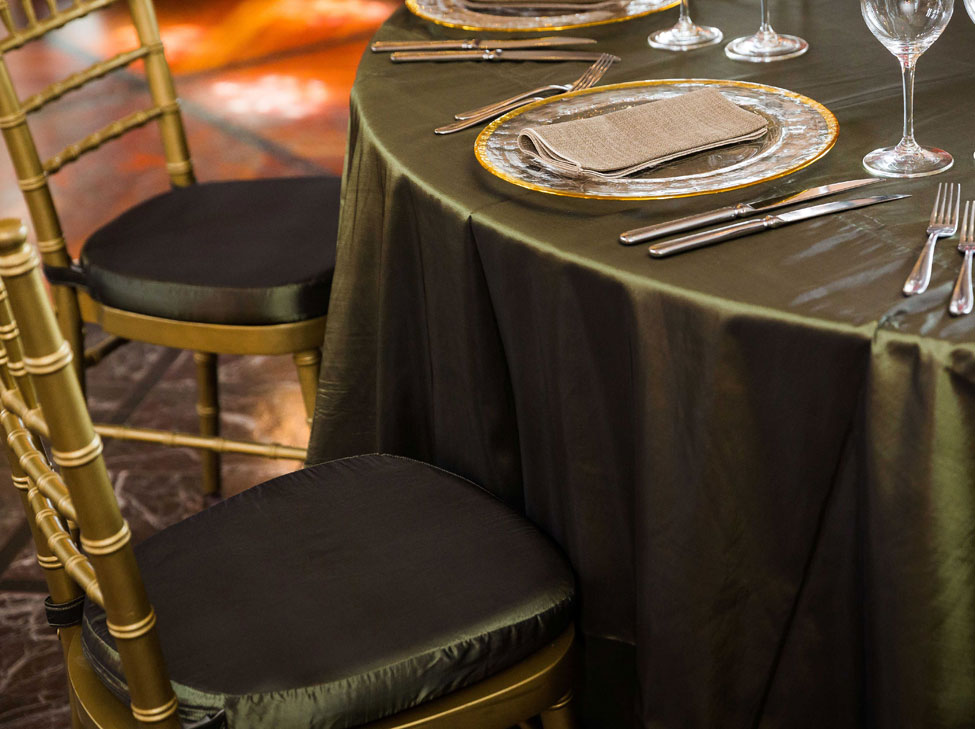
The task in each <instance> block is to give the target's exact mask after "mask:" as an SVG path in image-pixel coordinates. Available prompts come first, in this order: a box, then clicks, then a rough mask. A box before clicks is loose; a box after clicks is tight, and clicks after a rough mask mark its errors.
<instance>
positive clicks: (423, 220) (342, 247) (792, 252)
mask: <svg viewBox="0 0 975 729" xmlns="http://www.w3.org/2000/svg"><path fill="white" fill-rule="evenodd" d="M692 5H693V11H694V13H695V15H696V16H697V17H698V19H699V20H700V21H701V22H706V23H707V24H709V25H718V26H719V27H721V28H722V29H723V30H724V31H725V36H726V38H732V37H735V36H738V35H743V34H746V33H751V32H753V31H754V29H755V27H756V26H757V24H758V19H759V18H758V16H759V10H758V4H757V3H756V2H719V1H705V0H701V1H699V2H695V3H693V4H692ZM772 9H773V20H774V21H775V23H774V24H775V25H776V27H777V28H780V29H781V30H782V31H784V32H792V33H796V34H799V35H802V36H803V37H805V38H806V39H807V40H809V41H810V43H811V46H812V47H811V50H810V51H809V53H808V54H807V55H805V56H803V57H801V58H798V59H795V60H790V61H786V62H782V63H774V64H767V65H760V64H758V65H750V64H745V63H736V62H734V61H730V60H728V59H727V58H726V57H725V56H724V54H723V52H722V50H721V47H720V46H716V47H712V48H709V49H703V50H699V51H695V52H691V53H686V54H673V53H665V52H661V51H655V50H651V49H650V48H648V47H647V45H646V40H645V39H646V35H647V34H648V33H649V32H650V31H651V30H653V29H656V28H660V27H664V26H665V25H668V24H672V23H673V22H674V19H675V15H676V11H669V12H666V13H662V14H658V15H655V16H652V17H650V18H647V19H640V20H634V21H630V22H627V23H620V24H613V25H607V26H601V27H595V28H586V29H585V30H584V32H583V31H574V32H573V34H574V35H588V36H591V37H594V38H597V39H599V41H600V48H601V49H605V50H607V51H611V52H613V53H616V54H618V55H620V56H622V57H623V59H624V60H623V63H622V64H619V65H617V66H615V67H614V68H613V69H612V70H611V71H610V72H609V73H608V74H607V75H606V77H605V78H604V81H603V83H613V82H621V81H632V80H639V79H649V78H682V77H683V78H721V79H744V80H750V81H758V82H762V83H768V84H772V85H776V86H782V87H785V88H788V89H791V90H794V91H797V92H800V93H803V94H806V95H808V96H810V97H812V98H814V99H816V100H817V101H819V102H822V103H824V104H826V105H827V106H828V107H829V108H830V109H831V110H832V111H833V112H834V113H835V114H836V115H837V117H838V118H839V121H840V125H841V131H840V137H839V142H838V144H837V146H836V147H835V149H834V150H833V151H832V152H831V153H830V154H829V155H827V157H825V158H824V159H823V160H821V161H820V162H818V163H816V164H815V165H813V166H812V167H810V168H807V169H806V170H803V171H801V172H798V173H796V174H794V175H792V176H791V177H789V178H786V179H782V180H777V181H775V182H774V183H770V184H767V185H764V186H759V187H753V188H750V189H745V190H740V191H737V192H732V193H726V194H723V195H716V196H703V197H693V198H687V199H682V200H672V201H657V202H605V201H592V200H579V199H569V198H559V197H553V196H549V195H544V194H540V193H536V192H532V191H528V190H523V189H521V188H517V187H514V186H511V185H508V184H506V183H504V182H502V181H500V180H498V179H496V178H494V177H493V176H491V175H489V174H488V173H487V172H485V171H483V170H482V169H481V168H480V167H479V165H478V163H477V162H476V160H475V158H474V155H473V152H472V146H473V140H474V137H475V135H476V133H477V130H471V131H469V132H465V133H460V134H455V135H452V136H449V137H435V136H434V135H433V133H432V130H433V128H434V127H436V126H439V125H441V124H444V123H446V122H448V121H449V120H450V119H451V116H452V115H453V113H454V112H456V111H458V110H461V109H467V108H471V107H474V106H478V105H480V104H483V103H486V102H489V101H492V100H495V99H499V98H502V97H504V96H507V95H510V94H512V93H515V92H516V91H520V90H523V89H527V88H531V87H533V86H536V85H540V84H541V83H547V82H564V81H566V80H569V79H571V78H573V77H574V76H576V75H578V73H581V71H582V70H583V68H584V67H583V66H582V65H580V64H541V63H496V64H491V65H488V64H479V63H455V64H402V65H394V64H391V63H390V62H389V59H388V57H387V56H386V55H385V54H377V55H371V54H369V53H367V54H366V56H365V57H364V58H363V61H362V64H361V66H360V69H359V75H358V79H357V81H356V84H355V88H354V89H353V98H352V116H351V128H350V137H349V151H348V159H347V170H346V178H345V190H344V209H343V214H342V219H341V225H340V234H339V252H338V264H337V271H336V275H335V281H334V284H333V289H332V292H333V294H332V300H331V304H330V310H329V312H330V313H329V325H328V331H327V335H326V341H325V359H324V365H323V369H322V379H321V389H320V394H319V398H318V404H317V412H316V416H315V422H314V426H313V429H312V438H311V444H310V456H309V461H310V462H312V463H315V462H320V461H323V460H326V459H328V458H333V457H337V456H344V455H349V454H354V453H361V452H370V451H385V452H391V453H397V454H404V455H408V456H414V457H417V458H421V459H424V460H427V461H430V462H433V463H436V464H438V465H440V466H443V467H445V468H448V469H450V470H452V471H456V472H458V473H460V474H462V475H464V476H467V477H470V478H472V479H474V480H475V481H477V482H479V483H481V484H484V485H485V486H486V487H487V488H489V489H491V490H493V491H494V492H495V493H497V494H498V495H499V496H501V497H502V498H504V499H505V500H507V501H508V502H509V503H511V504H514V505H516V506H518V507H521V508H523V509H524V510H525V512H526V513H527V514H528V516H529V517H531V518H532V519H533V520H534V521H536V522H537V523H538V524H539V525H540V526H541V527H542V528H543V529H545V530H546V531H548V532H549V533H550V534H552V535H553V536H554V537H555V538H556V539H557V541H558V542H559V543H560V544H561V545H562V546H563V547H564V549H565V550H566V552H567V553H568V555H569V557H570V559H571V561H572V563H573V565H574V567H575V569H576V572H577V574H578V579H579V583H580V589H581V596H582V597H581V599H582V605H581V625H582V629H583V631H584V633H585V635H586V637H587V657H588V658H589V661H590V669H591V670H590V674H591V675H590V680H589V682H588V684H587V695H586V696H585V697H584V699H585V706H586V708H587V715H588V717H589V719H588V720H589V722H590V724H591V726H594V727H600V729H613V728H614V727H617V726H626V727H630V726H632V727H660V728H665V729H678V728H684V727H688V728H701V729H704V728H710V727H722V729H732V728H735V727H831V728H837V727H884V728H887V727H962V726H975V541H973V533H975V316H972V317H968V318H960V319H953V318H951V317H950V316H949V315H948V313H947V303H948V297H949V294H950V291H951V287H952V284H953V281H954V277H955V274H956V272H957V270H958V266H959V264H960V262H961V257H960V256H959V254H958V253H957V252H956V250H955V249H954V243H953V242H944V243H942V244H941V245H940V246H939V248H938V251H937V254H936V258H935V266H934V276H933V281H932V285H931V288H930V290H929V291H928V292H927V293H926V294H924V295H922V296H918V297H915V298H911V299H905V298H903V297H902V296H901V295H900V287H901V285H902V283H903V281H904V279H905V277H906V276H907V273H908V272H909V271H910V268H911V266H912V265H913V262H914V259H915V257H916V256H917V253H918V251H919V250H920V246H921V244H922V243H923V241H924V229H925V227H926V221H927V213H928V211H929V209H930V205H931V202H932V201H933V198H934V191H935V181H932V180H921V181H891V182H885V183H881V184H877V185H874V186H872V187H870V188H867V190H869V193H866V194H876V193H880V192H908V193H912V194H913V195H914V196H915V197H914V198H912V199H910V200H907V201H901V202H896V203H891V204H888V205H880V206H876V207H871V208H867V209H863V210H859V211H854V212H849V213H846V214H843V215H839V216H831V217H826V218H819V219H817V220H814V221H810V222H806V223H803V224H801V225H797V226H792V227H788V228H783V229H780V230H776V231H772V232H768V233H765V234H763V235H760V236H754V237H751V238H748V239H742V240H739V241H734V242H730V243H726V244H723V245H721V246H716V247H713V248H710V249H706V250H701V251H697V252H694V253H690V254H686V255H682V256H677V257H674V258H671V259H665V260H651V259H649V258H648V257H647V255H646V248H645V246H639V247H635V248H624V247H622V246H620V245H618V243H617V242H616V238H617V235H618V234H619V233H620V232H621V231H623V230H626V229H628V228H633V227H637V226H639V225H645V224H649V223H653V222H660V221H664V220H666V219H668V218H672V217H675V216H679V215H683V214H688V213H692V212H699V211H703V210H707V209H710V208H713V207H716V206H717V205H720V204H730V203H734V202H738V201H745V200H749V199H752V198H754V197H756V196H761V195H765V194H773V193H775V192H781V193H784V192H788V191H793V190H798V189H802V188H805V187H810V186H813V185H818V184H824V183H827V182H833V181H838V180H842V179H852V178H856V177H862V176H865V173H864V172H863V170H862V169H861V167H860V159H861V157H862V156H863V155H864V154H865V153H866V152H868V151H870V150H871V149H873V148H874V147H876V146H879V145H881V144H884V143H894V142H895V141H896V140H897V138H898V136H899V132H900V124H901V87H900V75H899V70H898V67H897V63H896V61H895V59H894V58H893V57H892V56H891V55H890V54H889V53H888V52H887V51H886V50H885V49H884V48H883V47H882V46H880V44H879V43H877V42H876V41H875V40H874V39H873V37H872V36H871V35H870V33H869V31H868V30H867V29H866V27H865V26H864V24H863V21H862V19H861V17H860V13H859V8H858V5H857V3H856V2H853V1H852V0H845V1H844V2H842V3H837V2H808V1H802V2H790V3H773V8H772ZM958 11H959V12H957V13H956V17H955V18H954V19H953V21H952V22H951V24H950V26H949V27H948V30H947V31H946V32H945V34H944V36H943V37H942V39H941V40H939V41H938V42H937V43H936V44H935V45H934V46H933V48H932V49H931V50H930V51H929V52H928V53H927V54H926V55H925V56H924V57H923V58H922V59H921V61H920V64H919V70H918V88H917V99H916V102H917V109H916V124H917V133H918V137H919V139H920V141H921V142H922V143H930V144H935V145H939V146H942V147H944V148H946V149H948V150H949V151H950V152H951V153H952V154H953V155H955V158H956V163H955V168H954V169H953V170H951V171H950V172H949V173H947V174H945V175H942V176H940V177H939V178H936V181H941V180H944V181H958V182H962V183H963V186H964V188H965V192H966V194H968V195H970V196H973V197H975V175H973V174H972V173H973V171H975V170H973V164H972V151H973V150H975V125H973V123H972V120H973V119H975V54H973V53H972V48H973V47H975V27H973V26H972V24H971V23H970V22H969V20H968V18H967V17H966V16H965V15H964V13H963V12H962V11H961V7H960V5H959V8H958ZM471 35H478V34H477V33H471V32H469V31H461V30H450V29H446V28H441V27H438V26H434V25H431V24H429V23H427V22H425V21H422V20H419V19H417V18H414V17H412V16H410V15H409V14H407V13H406V12H404V11H402V10H401V11H399V12H397V13H396V14H395V15H394V16H393V17H392V19H391V20H390V21H389V22H388V23H386V24H385V25H384V26H383V28H382V29H381V30H380V32H379V34H378V36H377V37H378V38H382V39H410V38H423V39H427V38H435V39H439V38H459V37H469V36H471ZM480 35H487V34H480ZM602 666H605V668H606V670H605V671H604V670H602V668H601V667H602ZM593 667H597V669H596V670H593ZM614 668H615V669H617V670H618V676H619V679H617V678H613V679H612V680H610V679H607V678H606V677H607V676H610V675H611V673H612V670H613V669H614Z"/></svg>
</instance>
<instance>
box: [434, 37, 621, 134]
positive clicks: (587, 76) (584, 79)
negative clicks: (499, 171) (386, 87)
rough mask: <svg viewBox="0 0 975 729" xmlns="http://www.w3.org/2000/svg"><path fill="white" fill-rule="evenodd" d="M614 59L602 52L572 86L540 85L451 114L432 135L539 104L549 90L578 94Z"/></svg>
mask: <svg viewBox="0 0 975 729" xmlns="http://www.w3.org/2000/svg"><path fill="white" fill-rule="evenodd" d="M616 60H618V59H617V58H616V56H613V55H611V54H609V53H603V54H602V55H600V56H599V58H597V59H596V61H595V62H594V63H593V64H592V65H591V66H590V67H589V68H587V69H586V71H585V73H583V74H582V75H581V76H580V77H579V78H577V79H576V80H575V81H573V82H572V83H569V84H548V85H546V86H540V87H538V88H537V89H532V90H530V91H526V92H524V93H521V94H516V95H515V96H512V97H510V98H508V99H503V100H501V101H497V102H495V103H493V104H488V105H487V106H482V107H480V108H478V109H471V110H469V111H462V112H460V113H458V114H455V115H454V118H455V119H456V121H454V122H453V123H451V124H447V125H445V126H442V127H438V128H437V129H434V130H433V131H434V134H452V133H453V132H459V131H461V130H463V129H469V128H470V127H473V126H477V125H478V124H482V123H484V122H486V121H488V120H490V119H493V118H495V117H498V116H501V115H502V114H506V113H507V112H509V111H512V110H513V109H517V108H518V107H520V106H524V105H525V104H530V103H531V102H533V101H539V100H541V99H542V98H545V97H544V96H541V94H546V93H548V92H549V91H558V92H560V93H568V92H570V91H581V90H582V89H588V88H591V87H592V86H595V85H596V84H597V83H598V82H599V80H600V79H601V78H602V77H603V75H604V74H605V73H606V72H607V71H608V70H609V69H610V68H611V67H612V65H613V64H614V63H615V62H616Z"/></svg>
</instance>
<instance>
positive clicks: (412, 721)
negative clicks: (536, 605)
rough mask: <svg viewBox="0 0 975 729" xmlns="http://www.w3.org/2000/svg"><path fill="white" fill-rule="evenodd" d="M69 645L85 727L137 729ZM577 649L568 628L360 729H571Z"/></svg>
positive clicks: (74, 643) (73, 641) (77, 648)
mask: <svg viewBox="0 0 975 729" xmlns="http://www.w3.org/2000/svg"><path fill="white" fill-rule="evenodd" d="M71 630H73V631H74V634H73V635H72V636H70V638H69V643H68V649H67V651H68V653H67V662H68V679H69V683H70V688H71V691H72V694H73V699H74V701H75V706H76V707H77V711H78V715H79V719H80V721H81V725H82V726H83V727H85V729H106V727H111V728H112V729H140V727H141V726H142V725H140V724H139V723H138V722H136V721H135V719H133V718H132V715H131V714H130V713H129V711H128V706H127V705H126V704H124V703H123V702H121V701H119V700H118V698H117V697H116V696H115V695H114V694H113V693H111V692H110V691H109V690H108V689H107V688H105V686H104V685H103V684H102V682H101V681H100V680H99V678H98V675H97V674H96V673H95V671H94V670H93V669H92V667H91V665H90V664H89V663H88V660H87V659H86V658H85V656H84V654H83V652H82V648H81V631H80V629H79V628H72V629H71ZM576 653H577V647H576V641H575V629H574V628H573V627H572V626H570V627H569V628H568V629H567V630H565V631H564V632H563V633H562V634H561V635H560V636H559V637H558V638H557V639H556V640H555V641H553V642H552V643H551V644H550V645H548V646H546V647H545V648H543V649H541V650H540V651H537V652H536V653H534V654H533V655H531V656H529V657H528V658H526V659H525V660H523V661H521V662H520V663H517V664H516V665H514V666H512V667H511V668H507V669H505V670H504V671H501V672H500V673H497V674H495V675H494V676H491V677H490V678H488V679H485V680H484V681H481V682H480V683H477V684H475V685H473V686H469V687H468V688H465V689H461V690H459V691H455V692H454V693H452V694H450V695H448V696H445V697H443V698H440V699H434V700H433V701H430V702H427V703H425V704H421V705H420V706H417V707H414V708H412V709H409V710H407V711H405V712H401V713H399V714H396V715H394V716H391V717H387V718H385V719H381V720H379V721H376V722H372V723H370V724H366V725H363V726H361V727H359V729H461V728H462V729H509V727H512V726H515V725H517V724H519V723H523V722H524V720H525V718H526V717H533V716H541V719H542V722H543V727H544V729H571V727H573V726H574V724H573V723H572V715H571V705H570V700H571V696H572V681H573V675H574V671H575V662H576V660H577V657H576Z"/></svg>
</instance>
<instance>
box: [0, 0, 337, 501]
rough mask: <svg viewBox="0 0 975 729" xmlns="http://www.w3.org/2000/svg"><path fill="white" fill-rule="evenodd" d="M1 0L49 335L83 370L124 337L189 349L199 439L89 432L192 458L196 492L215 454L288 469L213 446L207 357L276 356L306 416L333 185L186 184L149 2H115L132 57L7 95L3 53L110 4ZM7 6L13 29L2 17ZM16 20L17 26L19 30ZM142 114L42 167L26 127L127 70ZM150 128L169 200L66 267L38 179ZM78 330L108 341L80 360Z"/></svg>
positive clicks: (323, 302)
mask: <svg viewBox="0 0 975 729" xmlns="http://www.w3.org/2000/svg"><path fill="white" fill-rule="evenodd" d="M12 1H13V0H0V22H2V23H3V25H4V26H5V28H6V30H7V33H8V34H7V36H6V37H4V38H2V39H0V131H2V134H3V138H4V141H5V143H6V146H7V148H8V151H9V152H10V157H11V160H12V162H13V165H14V168H15V170H16V173H17V178H18V183H19V185H20V188H21V191H22V193H23V196H24V198H25V200H26V202H27V207H28V210H29V212H30V216H31V220H32V222H33V225H34V230H35V232H36V233H37V241H38V248H39V250H40V253H41V256H42V258H43V261H44V264H45V267H46V268H47V270H48V278H49V280H50V281H51V283H52V284H54V292H55V293H54V298H55V307H56V311H57V316H58V323H59V326H60V329H61V332H62V333H63V335H64V336H65V338H66V340H67V341H68V342H69V343H70V345H71V347H72V351H73V352H74V353H75V354H76V357H75V361H74V367H75V370H76V373H77V375H78V377H79V379H80V381H81V383H82V388H84V367H85V366H86V365H90V364H94V363H97V362H98V361H100V360H101V359H102V358H103V357H104V356H106V355H107V354H108V353H109V352H111V351H112V350H113V349H115V348H116V347H117V346H119V345H121V344H124V343H125V342H126V341H128V340H138V341H142V342H148V343H150V344H158V345H163V346H168V347H175V348H179V349H190V350H193V351H194V353H195V354H194V358H195V361H196V366H197V382H198V399H197V413H198V417H199V422H200V435H199V436H192V435H186V434H180V433H165V432H159V431H145V430H142V429H138V428H129V427H124V426H108V425H106V426H104V427H102V428H100V431H101V433H102V435H105V436H111V437H116V438H127V439H131V440H140V441H146V442H155V443H162V444H166V445H182V446H190V447H194V448H200V449H202V450H203V488H204V491H205V492H206V493H210V494H216V493H219V491H220V453H222V452H234V453H246V454H251V455H261V456H266V457H272V458H298V459H303V457H304V450H303V449H300V448H290V447H285V446H278V445H276V444H264V443H241V442H236V441H228V440H225V439H222V438H220V437H219V435H220V407H219V398H218V385H217V382H218V380H217V357H218V355H220V354H243V355H246V354H264V355H274V354H291V355H292V356H293V357H294V361H295V364H296V365H297V368H298V379H299V381H300V384H301V389H302V396H303V399H304V403H305V407H306V410H307V415H308V417H309V418H310V417H311V413H312V409H313V407H314V400H315V388H316V385H317V380H318V371H319V364H320V360H321V355H320V346H321V342H322V340H323V338H324V328H325V315H326V312H327V307H328V297H329V293H330V289H331V280H332V271H333V268H334V265H335V230H336V226H337V219H338V206H339V186H340V183H339V181H338V180H337V179H335V178H329V177H307V178H288V179H264V180H247V181H236V182H215V183H199V184H197V183H195V179H194V174H193V166H192V164H191V161H190V155H189V149H188V147H187V143H186V136H185V134H184V130H183V121H182V117H181V115H180V110H179V102H178V100H177V97H176V92H175V88H174V85H173V79H172V76H171V74H170V70H169V66H168V64H167V62H166V57H165V55H164V53H163V46H162V42H161V40H160V36H159V28H158V24H157V22H156V17H155V11H154V9H153V6H152V2H151V0H125V3H126V4H127V5H128V10H129V14H130V16H131V20H132V23H133V25H134V27H135V30H136V34H137V37H138V47H136V48H133V49H132V50H128V51H123V52H120V53H118V54H116V55H114V56H113V57H111V58H109V59H107V60H104V61H101V62H98V63H95V64H94V65H92V66H90V67H89V68H87V69H85V70H83V71H79V72H76V73H73V74H71V75H70V76H67V77H66V78H64V79H63V80H61V81H58V82H56V83H54V84H51V85H50V86H49V87H47V88H46V89H44V90H43V91H41V92H39V93H36V94H34V95H32V96H30V97H28V98H25V99H21V98H20V97H19V96H18V94H17V91H16V88H15V85H14V81H13V78H12V76H11V74H10V72H9V70H8V67H7V64H6V56H7V54H8V53H11V52H14V51H16V50H17V49H19V48H21V47H23V46H24V45H26V44H28V43H30V42H32V41H35V40H37V39H39V38H42V37H44V36H45V35H46V34H48V33H49V32H51V31H54V30H57V29H59V28H62V27H64V26H65V25H67V24H68V23H70V22H72V21H74V20H76V19H79V18H82V17H84V16H86V15H88V14H89V13H92V12H95V11H98V10H101V9H103V8H106V7H108V6H110V5H113V4H114V3H116V2H121V0H46V5H43V6H41V9H40V10H38V9H37V5H36V4H35V2H34V0H18V5H17V6H13V5H11V2H12ZM14 9H17V10H18V13H19V15H20V16H22V19H21V18H15V15H14V13H13V10H14ZM18 21H20V22H18ZM140 60H141V61H142V62H143V64H144V67H145V74H146V80H147V83H148V89H149V92H150V95H151V98H152V104H151V106H149V107H148V108H147V109H145V110H142V111H138V112H135V113H132V114H129V115H128V116H126V117H124V118H123V119H120V120H117V121H114V122H112V123H110V124H108V125H107V126H105V127H103V128H102V129H100V130H99V131H96V132H94V133H93V134H90V135H89V136H87V137H85V138H84V139H82V140H81V141H79V142H77V143H74V144H71V145H69V146H68V147H66V148H65V149H64V150H63V151H61V152H60V153H58V154H56V155H54V156H53V157H51V158H50V159H47V160H46V161H42V159H41V157H40V156H39V154H38V150H37V146H36V144H35V141H34V137H33V136H32V132H31V128H30V126H29V125H28V119H29V118H30V117H32V116H33V115H35V114H36V113H37V112H39V111H41V110H42V109H44V108H46V107H47V106H48V105H49V104H51V103H52V102H55V101H57V100H58V99H60V98H61V97H63V96H64V95H65V94H69V93H71V92H73V91H75V90H77V89H80V88H81V87H83V86H85V85H87V84H89V83H92V82H95V81H97V80H99V79H101V78H103V77H104V76H107V75H108V74H110V73H112V72H115V71H118V70H121V69H125V68H127V67H129V66H130V65H131V64H133V63H134V62H136V61H140ZM150 123H156V124H158V127H159V130H160V133H161V136H162V148H163V152H164V154H165V159H166V171H167V173H168V175H169V179H170V182H171V184H172V186H173V187H172V190H171V191H169V192H167V193H165V194H162V195H158V196H156V197H154V198H151V199H150V200H147V201H144V202H143V203H140V204H139V205H136V206H135V207H134V208H132V209H130V210H128V211H127V212H125V213H123V214H122V215H121V216H119V217H118V218H116V219H115V220H113V221H111V222H109V223H108V224H107V225H105V226H103V227H102V228H101V229H99V230H98V231H96V232H95V233H94V234H93V235H92V236H91V237H90V238H89V239H88V240H87V241H86V242H85V244H84V246H83V248H82V253H81V258H80V260H79V262H78V263H75V262H73V261H72V260H71V259H70V257H69V255H68V252H67V249H66V247H65V239H64V233H63V231H62V228H61V223H60V220H59V218H58V213H57V210H56V208H55V205H54V200H53V197H52V195H51V191H50V189H49V186H48V179H49V177H50V176H51V175H54V174H55V173H57V172H58V171H59V170H61V169H62V168H63V167H64V166H65V165H68V164H69V163H72V162H74V161H76V160H77V159H79V158H80V157H81V156H83V155H85V154H87V153H88V152H91V151H92V150H95V149H97V148H99V147H101V146H102V145H103V144H105V143H107V142H109V141H111V140H113V139H116V138H118V137H121V136H122V135H124V134H127V133H128V132H130V131H132V130H134V129H138V128H140V127H142V126H145V125H147V124H150ZM83 322H94V323H97V324H99V325H100V326H101V328H102V329H103V330H104V331H105V332H107V333H108V334H109V335H112V336H111V337H110V338H108V339H105V340H103V341H102V342H100V343H99V344H97V345H95V346H93V347H91V348H89V350H88V351H87V352H86V351H85V342H84V328H83Z"/></svg>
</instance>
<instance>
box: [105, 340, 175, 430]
mask: <svg viewBox="0 0 975 729" xmlns="http://www.w3.org/2000/svg"><path fill="white" fill-rule="evenodd" d="M182 352H183V350H181V349H169V348H167V349H165V350H164V351H163V353H162V356H161V357H160V358H159V361H158V362H156V363H155V364H153V365H152V367H150V368H149V371H148V372H147V373H146V374H145V375H144V376H143V377H142V378H141V379H140V380H138V381H137V382H136V383H135V385H133V387H132V390H131V391H130V393H129V395H128V397H126V398H125V400H123V401H122V402H121V403H120V404H119V406H118V407H116V408H115V410H114V411H113V412H112V413H111V414H110V415H109V416H108V418H107V419H106V420H105V422H106V423H110V424H112V425H121V424H123V423H125V422H126V421H127V420H128V419H129V418H130V417H131V416H132V414H133V413H134V412H135V411H136V410H137V409H138V407H139V406H140V405H141V404H142V403H143V402H144V401H145V399H146V398H147V397H148V396H149V393H150V392H151V391H152V388H153V387H155V386H156V385H157V384H159V382H161V381H162V379H163V378H164V377H165V375H166V372H167V371H168V370H169V368H170V367H172V366H173V363H174V362H176V360H177V359H179V357H180V355H181V354H182Z"/></svg>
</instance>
